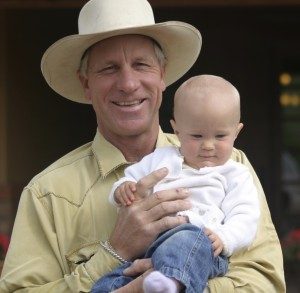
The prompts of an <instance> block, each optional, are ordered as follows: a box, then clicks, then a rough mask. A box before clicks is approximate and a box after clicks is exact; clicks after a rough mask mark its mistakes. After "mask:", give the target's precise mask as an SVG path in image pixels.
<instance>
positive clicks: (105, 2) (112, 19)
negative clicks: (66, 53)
mask: <svg viewBox="0 0 300 293" xmlns="http://www.w3.org/2000/svg"><path fill="white" fill-rule="evenodd" d="M112 11H113V13H112ZM154 23H155V21H154V15H153V11H152V8H151V6H150V4H149V3H148V1H146V0H91V1H89V2H87V3H86V4H85V5H84V6H83V8H82V9H81V11H80V14H79V18H78V31H79V34H80V35H85V34H94V33H100V32H105V31H111V30H117V29H123V28H129V27H135V26H145V25H152V24H154Z"/></svg>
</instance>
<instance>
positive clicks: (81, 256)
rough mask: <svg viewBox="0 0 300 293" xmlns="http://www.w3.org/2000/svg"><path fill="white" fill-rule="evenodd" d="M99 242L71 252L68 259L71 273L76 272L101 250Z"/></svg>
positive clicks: (82, 246)
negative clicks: (75, 270)
mask: <svg viewBox="0 0 300 293" xmlns="http://www.w3.org/2000/svg"><path fill="white" fill-rule="evenodd" d="M99 245H100V243H99V241H96V242H91V243H86V244H82V245H81V246H80V247H78V248H76V249H74V250H71V251H70V252H69V253H68V254H67V255H66V259H67V262H68V266H69V269H70V271H71V272H72V271H74V269H75V268H76V266H78V265H80V264H81V263H85V262H87V261H88V260H89V259H90V258H91V257H92V256H93V255H94V254H95V253H96V252H97V250H98V249H99Z"/></svg>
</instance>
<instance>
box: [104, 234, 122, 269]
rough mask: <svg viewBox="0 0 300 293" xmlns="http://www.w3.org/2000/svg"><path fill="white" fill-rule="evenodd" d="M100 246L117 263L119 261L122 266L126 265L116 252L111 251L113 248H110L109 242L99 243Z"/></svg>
mask: <svg viewBox="0 0 300 293" xmlns="http://www.w3.org/2000/svg"><path fill="white" fill-rule="evenodd" d="M100 245H101V246H102V247H103V248H104V249H105V250H106V251H107V252H108V253H109V254H110V255H112V256H113V257H114V258H116V259H117V260H118V261H120V262H121V263H122V264H123V263H126V262H127V260H125V259H124V258H123V257H121V256H120V255H118V254H117V253H116V251H115V250H114V249H113V247H112V246H111V244H110V242H109V241H108V240H106V241H105V242H103V241H100Z"/></svg>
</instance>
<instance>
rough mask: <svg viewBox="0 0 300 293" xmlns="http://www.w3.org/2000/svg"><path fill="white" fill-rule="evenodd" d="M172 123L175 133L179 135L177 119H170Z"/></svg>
mask: <svg viewBox="0 0 300 293" xmlns="http://www.w3.org/2000/svg"><path fill="white" fill-rule="evenodd" d="M170 123H171V125H172V128H173V131H174V133H175V134H176V135H177V134H178V130H177V127H176V122H175V120H173V119H171V120H170Z"/></svg>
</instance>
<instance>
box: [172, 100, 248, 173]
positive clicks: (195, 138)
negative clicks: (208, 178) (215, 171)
mask: <svg viewBox="0 0 300 293" xmlns="http://www.w3.org/2000/svg"><path fill="white" fill-rule="evenodd" d="M185 110H186V113H184V111H185ZM232 117H233V113H232V109H231V108H228V109H227V107H222V105H221V106H220V105H219V106H218V105H215V106H202V107H201V108H200V107H199V108H198V109H192V110H191V108H190V109H186V108H185V107H184V108H183V110H182V113H181V114H180V115H178V117H175V119H176V122H174V121H173V127H174V128H175V129H174V130H175V133H176V134H177V136H178V138H179V140H180V143H181V147H180V150H181V154H182V155H183V156H184V158H185V162H186V164H188V165H189V166H191V167H193V168H196V169H199V168H203V167H213V166H219V165H223V164H224V163H225V162H226V161H227V160H228V159H229V158H230V156H231V153H232V148H233V144H234V141H235V139H236V137H237V135H238V133H239V131H240V130H241V128H242V126H243V125H242V124H241V123H238V122H236V120H235V119H233V118H232Z"/></svg>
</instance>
